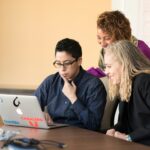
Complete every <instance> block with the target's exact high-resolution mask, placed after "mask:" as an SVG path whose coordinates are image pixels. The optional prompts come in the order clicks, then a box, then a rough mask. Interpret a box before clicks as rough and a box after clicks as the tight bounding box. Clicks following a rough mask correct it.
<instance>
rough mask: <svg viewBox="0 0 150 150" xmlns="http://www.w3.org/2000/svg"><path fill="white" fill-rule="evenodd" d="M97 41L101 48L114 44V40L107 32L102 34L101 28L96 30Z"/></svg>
mask: <svg viewBox="0 0 150 150" xmlns="http://www.w3.org/2000/svg"><path fill="white" fill-rule="evenodd" d="M97 41H98V43H99V44H100V45H101V47H102V48H106V47H107V46H108V45H109V44H111V43H112V42H114V39H113V37H112V36H110V35H109V34H108V33H107V32H104V31H103V30H102V29H101V28H97Z"/></svg>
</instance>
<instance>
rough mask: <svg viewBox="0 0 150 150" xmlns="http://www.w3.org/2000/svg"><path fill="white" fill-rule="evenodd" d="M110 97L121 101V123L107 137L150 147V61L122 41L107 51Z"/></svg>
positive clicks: (105, 56)
mask: <svg viewBox="0 0 150 150" xmlns="http://www.w3.org/2000/svg"><path fill="white" fill-rule="evenodd" d="M104 64H105V67H106V68H105V73H106V75H107V76H108V79H109V96H110V98H111V99H112V100H113V99H114V98H115V97H118V98H120V103H119V109H120V110H119V121H118V123H117V124H116V125H115V126H114V128H113V129H109V130H107V133H106V134H107V135H110V136H114V137H116V138H120V139H123V140H127V141H134V142H138V143H142V144H145V145H150V61H149V60H148V59H146V57H145V56H144V55H142V54H141V53H140V52H139V51H138V49H137V48H136V46H134V45H133V44H132V43H131V42H129V41H126V40H122V41H118V42H115V43H113V44H111V45H109V46H108V47H107V48H106V49H105V51H104Z"/></svg>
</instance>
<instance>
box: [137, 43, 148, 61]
mask: <svg viewBox="0 0 150 150" xmlns="http://www.w3.org/2000/svg"><path fill="white" fill-rule="evenodd" d="M138 48H139V49H140V51H141V52H142V53H143V54H144V55H145V56H146V57H147V58H148V59H149V60H150V48H149V47H148V45H147V44H146V43H145V42H144V41H142V40H138Z"/></svg>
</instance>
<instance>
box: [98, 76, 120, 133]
mask: <svg viewBox="0 0 150 150" xmlns="http://www.w3.org/2000/svg"><path fill="white" fill-rule="evenodd" d="M100 80H101V81H102V82H103V84H104V86H105V88H106V91H107V93H108V78H107V77H103V78H100ZM117 106H118V100H117V99H115V100H113V101H110V99H109V97H108V94H107V101H106V106H105V110H104V114H103V118H102V121H101V127H100V132H103V133H105V132H106V131H107V129H110V128H111V127H112V126H113V125H114V117H115V112H116V109H117Z"/></svg>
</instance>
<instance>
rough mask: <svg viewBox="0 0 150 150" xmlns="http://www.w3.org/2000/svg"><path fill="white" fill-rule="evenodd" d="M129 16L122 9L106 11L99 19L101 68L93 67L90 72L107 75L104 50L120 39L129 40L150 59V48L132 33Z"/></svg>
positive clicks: (98, 39) (98, 33)
mask: <svg viewBox="0 0 150 150" xmlns="http://www.w3.org/2000/svg"><path fill="white" fill-rule="evenodd" d="M131 32H132V31H131V27H130V22H129V20H128V18H127V17H126V16H125V15H124V14H123V13H122V12H120V11H118V10H117V11H105V12H103V13H102V14H100V15H99V16H98V19H97V41H98V43H99V45H100V46H101V49H100V53H99V54H100V56H99V68H94V67H91V68H90V69H88V72H89V73H91V74H93V75H95V76H97V77H102V76H105V74H104V73H103V69H104V64H103V51H104V49H105V48H106V47H107V46H108V45H109V44H111V43H113V42H116V41H119V40H129V41H131V42H132V43H133V44H134V45H135V46H136V47H138V48H139V49H138V50H139V51H140V52H141V53H143V54H144V55H145V56H146V57H147V58H148V59H149V60H150V48H149V47H148V46H147V45H146V43H145V42H144V41H142V40H138V39H137V38H135V37H134V36H132V33H131Z"/></svg>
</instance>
